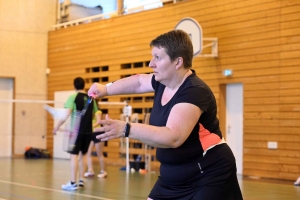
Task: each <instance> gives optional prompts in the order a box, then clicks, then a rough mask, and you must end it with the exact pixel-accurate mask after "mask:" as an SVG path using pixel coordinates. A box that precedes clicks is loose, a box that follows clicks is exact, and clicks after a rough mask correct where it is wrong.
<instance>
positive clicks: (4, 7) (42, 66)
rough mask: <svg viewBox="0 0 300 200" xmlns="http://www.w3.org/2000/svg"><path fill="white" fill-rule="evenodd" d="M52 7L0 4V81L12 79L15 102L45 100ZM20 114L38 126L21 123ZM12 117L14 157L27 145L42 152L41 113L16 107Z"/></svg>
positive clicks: (33, 1)
mask: <svg viewBox="0 0 300 200" xmlns="http://www.w3.org/2000/svg"><path fill="white" fill-rule="evenodd" d="M56 4H57V0H25V1H24V0H13V1H12V0H0V62H1V67H0V77H15V98H16V99H33V100H41V99H47V93H46V91H47V90H46V88H47V76H46V73H45V72H46V68H47V41H48V38H47V37H48V31H49V30H50V28H51V27H52V26H53V25H54V24H55V18H56ZM24 110H25V111H26V113H27V115H26V116H27V118H29V117H31V116H34V117H35V118H34V120H36V119H37V120H39V122H38V123H36V122H34V121H32V120H28V121H30V122H32V123H25V124H24V123H22V122H24V121H22V119H23V118H22V116H23V115H22V111H24ZM14 116H15V119H16V120H15V141H14V147H15V149H14V150H15V153H16V154H23V153H24V148H25V146H27V145H31V146H34V147H39V148H45V147H46V139H45V138H43V136H44V135H46V133H45V131H46V122H44V116H45V114H44V112H43V110H42V109H30V110H29V107H28V104H23V105H21V104H19V106H17V108H16V110H15V113H14ZM24 126H25V127H24ZM25 141H26V142H25Z"/></svg>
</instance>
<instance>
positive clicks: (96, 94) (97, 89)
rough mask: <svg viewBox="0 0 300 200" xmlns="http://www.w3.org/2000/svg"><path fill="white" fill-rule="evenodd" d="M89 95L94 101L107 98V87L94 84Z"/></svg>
mask: <svg viewBox="0 0 300 200" xmlns="http://www.w3.org/2000/svg"><path fill="white" fill-rule="evenodd" d="M88 95H89V96H90V97H93V98H94V99H96V98H101V97H105V96H106V95H107V90H106V85H102V84H99V83H93V85H92V86H91V87H90V89H89V91H88Z"/></svg>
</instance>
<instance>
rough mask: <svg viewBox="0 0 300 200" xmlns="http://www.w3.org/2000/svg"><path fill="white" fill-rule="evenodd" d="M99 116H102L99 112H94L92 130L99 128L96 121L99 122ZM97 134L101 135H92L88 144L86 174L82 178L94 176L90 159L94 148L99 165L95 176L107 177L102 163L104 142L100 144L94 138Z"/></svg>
mask: <svg viewBox="0 0 300 200" xmlns="http://www.w3.org/2000/svg"><path fill="white" fill-rule="evenodd" d="M101 114H102V112H101V111H100V110H98V111H97V112H96V115H95V117H94V119H93V127H94V129H95V128H98V127H100V126H99V124H98V121H100V120H101ZM97 117H98V118H97ZM99 134H101V133H98V134H97V133H95V134H94V135H93V138H92V141H91V143H90V146H89V150H88V152H87V155H86V156H87V172H85V173H84V177H93V176H94V175H95V173H94V167H93V159H92V153H93V148H94V146H95V148H96V153H97V158H98V161H99V165H100V172H99V174H98V175H97V177H98V178H105V177H106V176H107V172H106V171H105V163H104V155H103V148H104V142H101V141H100V140H99V139H97V138H96V136H97V135H99Z"/></svg>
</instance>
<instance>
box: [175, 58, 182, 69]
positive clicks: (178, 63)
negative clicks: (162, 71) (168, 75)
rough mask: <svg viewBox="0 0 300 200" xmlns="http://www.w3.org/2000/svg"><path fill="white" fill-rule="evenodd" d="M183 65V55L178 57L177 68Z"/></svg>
mask: <svg viewBox="0 0 300 200" xmlns="http://www.w3.org/2000/svg"><path fill="white" fill-rule="evenodd" d="M182 66H183V58H182V57H178V58H177V59H176V69H179V68H180V67H182Z"/></svg>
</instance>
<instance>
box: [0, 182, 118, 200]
mask: <svg viewBox="0 0 300 200" xmlns="http://www.w3.org/2000/svg"><path fill="white" fill-rule="evenodd" d="M0 182H1V183H7V184H12V185H18V186H23V187H29V188H34V189H40V190H48V191H53V192H59V193H66V194H72V195H76V196H82V197H89V198H93V199H101V200H113V199H107V198H104V197H96V196H92V195H87V194H80V193H74V192H68V191H63V190H55V189H50V188H44V187H38V186H32V185H26V184H22V183H15V182H10V181H3V180H0ZM0 200H6V199H0Z"/></svg>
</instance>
